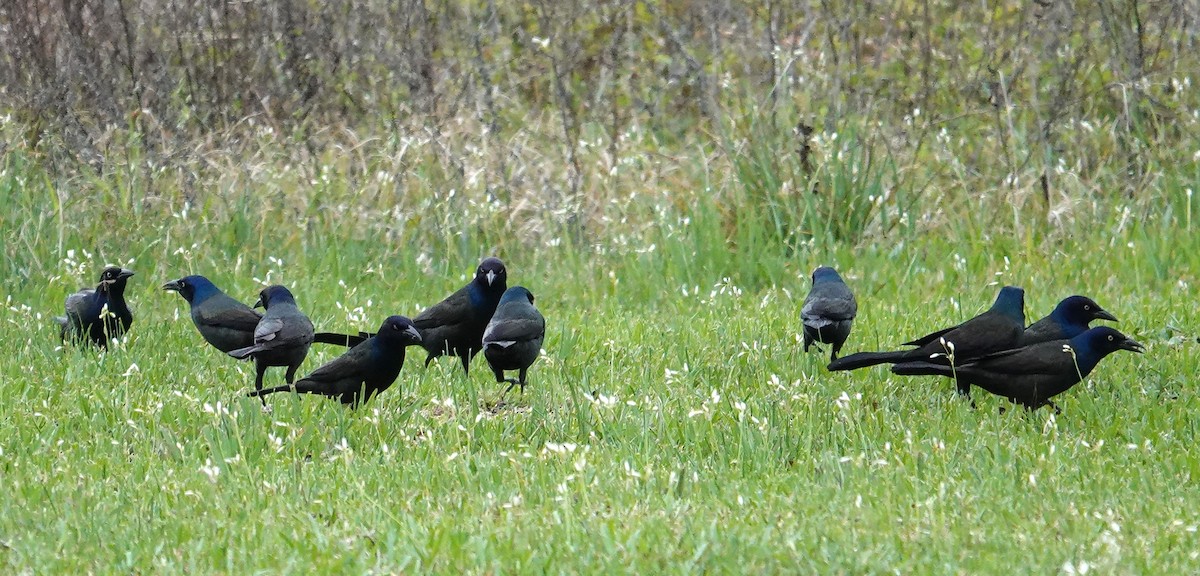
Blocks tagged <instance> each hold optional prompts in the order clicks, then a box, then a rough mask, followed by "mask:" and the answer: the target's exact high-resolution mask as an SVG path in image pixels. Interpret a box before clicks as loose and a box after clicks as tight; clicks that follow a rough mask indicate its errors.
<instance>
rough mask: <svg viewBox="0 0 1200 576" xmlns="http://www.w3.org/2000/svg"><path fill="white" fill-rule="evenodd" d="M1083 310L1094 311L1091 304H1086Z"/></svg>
mask: <svg viewBox="0 0 1200 576" xmlns="http://www.w3.org/2000/svg"><path fill="white" fill-rule="evenodd" d="M1083 309H1084V310H1091V309H1092V307H1091V305H1089V304H1084V305H1083Z"/></svg>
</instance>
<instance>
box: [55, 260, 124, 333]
mask: <svg viewBox="0 0 1200 576" xmlns="http://www.w3.org/2000/svg"><path fill="white" fill-rule="evenodd" d="M130 276H133V270H129V269H126V268H121V267H120V266H109V267H107V268H105V269H104V271H103V272H101V273H100V283H99V284H97V285H96V287H95V288H94V289H93V288H84V289H82V290H80V291H78V292H76V293H74V294H71V295H70V296H67V303H66V312H67V314H66V316H57V317H55V319H54V320H55V321H56V322H57V323H58V327H59V336H60V337H61V338H62V339H63V341H64V342H65V341H67V340H70V341H72V342H79V341H83V340H84V339H87V340H88V341H90V342H91V343H92V344H95V345H97V346H100V347H102V348H108V340H109V339H110V338H118V337H120V336H121V335H122V334H124V333H125V332H128V331H129V325H130V324H133V313H132V312H130V311H129V305H128V304H127V303H126V302H125V282H126V280H128V279H129V277H130Z"/></svg>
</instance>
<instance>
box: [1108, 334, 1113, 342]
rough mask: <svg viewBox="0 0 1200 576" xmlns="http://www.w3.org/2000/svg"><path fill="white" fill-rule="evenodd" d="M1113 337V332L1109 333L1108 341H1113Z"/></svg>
mask: <svg viewBox="0 0 1200 576" xmlns="http://www.w3.org/2000/svg"><path fill="white" fill-rule="evenodd" d="M1112 339H1113V337H1112V334H1109V335H1108V341H1109V342H1112Z"/></svg>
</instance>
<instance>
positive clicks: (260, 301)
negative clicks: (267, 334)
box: [251, 296, 267, 310]
mask: <svg viewBox="0 0 1200 576" xmlns="http://www.w3.org/2000/svg"><path fill="white" fill-rule="evenodd" d="M251 308H262V309H264V310H265V309H266V308H267V305H266V304H265V303H264V302H263V299H262V296H259V297H258V300H255V301H254V306H251Z"/></svg>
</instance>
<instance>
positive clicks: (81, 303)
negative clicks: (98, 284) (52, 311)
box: [66, 288, 96, 318]
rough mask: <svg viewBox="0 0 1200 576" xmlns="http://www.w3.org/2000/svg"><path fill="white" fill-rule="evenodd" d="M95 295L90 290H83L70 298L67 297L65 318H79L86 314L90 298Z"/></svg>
mask: <svg viewBox="0 0 1200 576" xmlns="http://www.w3.org/2000/svg"><path fill="white" fill-rule="evenodd" d="M95 293H96V291H95V290H92V289H91V288H84V289H83V290H80V291H78V292H76V293H74V294H71V295H70V296H67V305H66V309H67V316H68V317H73V318H79V317H81V316H84V315H86V314H87V311H88V306H90V305H91V301H92V296H93V295H94V294H95Z"/></svg>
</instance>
